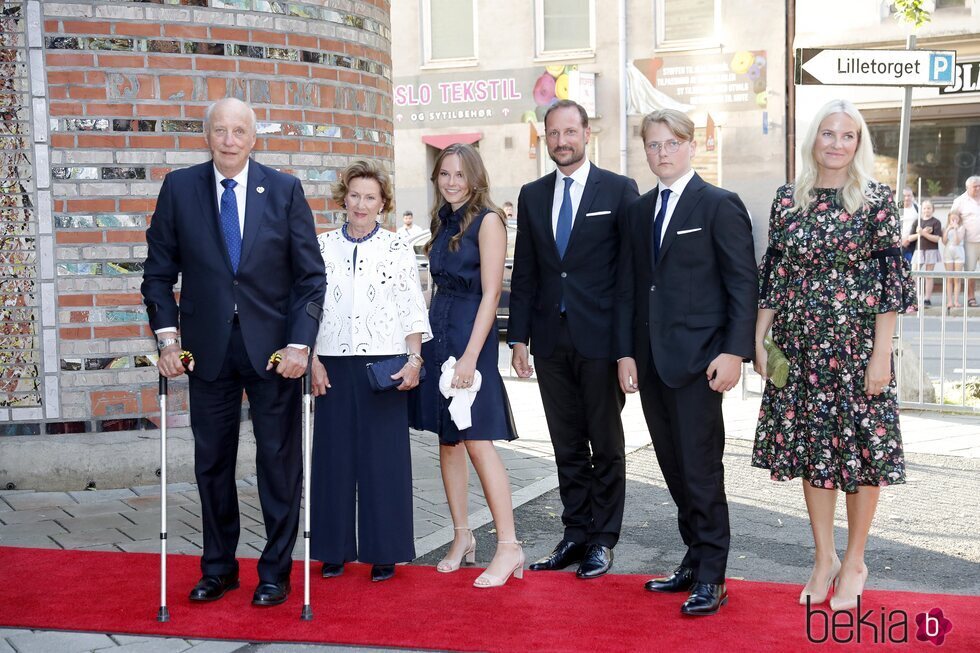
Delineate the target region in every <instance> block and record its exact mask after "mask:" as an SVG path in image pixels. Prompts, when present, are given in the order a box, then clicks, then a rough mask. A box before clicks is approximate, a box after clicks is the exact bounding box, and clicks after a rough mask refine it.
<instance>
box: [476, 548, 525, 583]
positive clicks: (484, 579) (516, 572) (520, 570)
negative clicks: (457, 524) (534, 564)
mask: <svg viewBox="0 0 980 653" xmlns="http://www.w3.org/2000/svg"><path fill="white" fill-rule="evenodd" d="M497 544H516V545H517V548H518V550H519V551H520V554H521V555H520V558H519V559H518V561H517V565H516V566H515V567H514V568H513V569H511V570H510V571H508V572H507V573H506V574H505V575H504V577H503V578H497V577H496V576H494V575H492V574H488V573H487V572H483V573H482V574H480V575H479V577H477V579H476V580H475V581H473V587H476V588H479V589H487V588H489V587H502V586H503V585H504V583H506V582H507V580H508V579H509V578H510V577H511V576H512V575H513V576H514V578H521V579H523V578H524V548H523V547H521V543H520V542H518V541H517V540H499V541H498V542H497Z"/></svg>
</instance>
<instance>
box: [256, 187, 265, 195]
mask: <svg viewBox="0 0 980 653" xmlns="http://www.w3.org/2000/svg"><path fill="white" fill-rule="evenodd" d="M255 192H256V193H264V192H265V186H259V187H258V188H256V189H255Z"/></svg>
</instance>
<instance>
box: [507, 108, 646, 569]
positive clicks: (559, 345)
mask: <svg viewBox="0 0 980 653" xmlns="http://www.w3.org/2000/svg"><path fill="white" fill-rule="evenodd" d="M544 125H545V134H546V139H547V143H548V154H549V155H550V156H551V158H552V159H553V160H554V162H555V163H556V164H557V165H558V170H557V171H556V172H552V173H550V174H547V175H545V176H544V177H541V178H540V179H538V180H537V181H533V182H531V183H529V184H526V185H525V186H524V187H523V188H522V189H521V193H520V195H519V197H518V199H517V243H516V246H515V251H514V272H513V275H512V277H511V295H510V317H509V319H508V330H507V340H508V342H509V343H510V344H511V346H512V347H513V354H512V363H513V366H514V369H515V370H516V371H517V373H518V375H519V376H521V377H523V378H527V377H530V376H531V374H532V373H533V370H532V369H531V366H530V365H529V361H528V344H529V343H530V348H531V353H532V354H534V360H535V364H536V365H537V370H538V388H539V389H540V391H541V401H542V404H543V405H544V412H545V418H546V419H547V422H548V430H549V432H550V433H551V442H552V444H553V445H554V447H555V462H556V463H557V465H558V488H559V492H560V494H561V501H562V505H563V507H564V510H563V511H562V523H563V524H564V526H565V533H564V536H563V537H562V539H561V541H560V542H559V543H558V545H557V546H556V547H555V549H554V551H553V552H552V553H551V555H549V556H547V557H545V558H543V559H541V560H539V561H538V562H535V563H534V564H532V565H531V567H530V568H531V569H534V570H550V569H564V568H565V567H567V566H569V565H572V564H576V563H581V564H579V568H578V571H577V572H576V574H577V576H578V577H579V578H595V577H598V576H601V575H603V574H605V573H606V572H607V571H609V569H610V568H611V567H612V559H613V555H612V549H613V547H614V546H616V542H617V541H618V540H619V532H620V528H621V527H622V523H623V505H624V503H625V500H626V453H625V442H624V438H623V423H622V421H621V420H620V412H622V410H623V404H624V403H625V397H624V395H623V393H622V392H621V391H620V389H619V387H618V385H617V383H616V362H615V356H614V352H613V302H614V300H615V290H616V259H617V256H618V255H619V246H620V237H621V229H622V225H623V224H624V219H625V215H626V207H627V206H628V205H629V203H630V202H631V201H633V200H634V199H636V197H637V196H639V192H638V191H637V188H636V182H634V181H633V180H632V179H629V178H627V177H623V176H622V175H617V174H615V173H612V172H609V171H606V170H602V169H600V168H598V167H597V166H594V165H592V164H591V163H590V162H589V160H588V158H587V157H586V156H585V146H586V145H587V144H588V142H589V137H590V135H591V131H590V129H589V117H588V114H587V113H586V111H585V109H583V108H582V107H581V106H579V105H578V104H576V103H575V102H572V101H570V100H562V101H559V102H557V103H555V104H554V105H552V106H551V107H550V108H549V109H548V112H547V113H546V114H545V117H544Z"/></svg>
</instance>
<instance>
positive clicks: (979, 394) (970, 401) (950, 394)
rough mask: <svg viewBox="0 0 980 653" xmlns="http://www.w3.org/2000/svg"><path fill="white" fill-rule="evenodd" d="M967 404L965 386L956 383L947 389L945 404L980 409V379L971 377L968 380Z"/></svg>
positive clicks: (944, 398)
mask: <svg viewBox="0 0 980 653" xmlns="http://www.w3.org/2000/svg"><path fill="white" fill-rule="evenodd" d="M965 385H966V403H965V404H964V403H963V386H964V384H962V383H959V382H956V383H953V384H952V385H951V386H949V387H947V388H946V396H945V397H943V403H944V404H947V405H953V406H967V407H974V408H976V407H980V377H976V376H971V377H969V378H967V379H966V383H965Z"/></svg>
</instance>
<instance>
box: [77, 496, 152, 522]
mask: <svg viewBox="0 0 980 653" xmlns="http://www.w3.org/2000/svg"><path fill="white" fill-rule="evenodd" d="M130 496H132V495H130ZM61 509H62V510H64V511H65V512H67V513H68V514H70V515H71V516H72V517H94V516H96V515H107V514H110V513H123V514H126V513H134V514H135V512H136V509H135V508H133V507H132V506H131V505H129V504H128V503H125V502H123V501H120V500H119V499H110V500H107V501H96V502H91V503H80V504H78V505H76V506H62V508H61Z"/></svg>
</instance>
